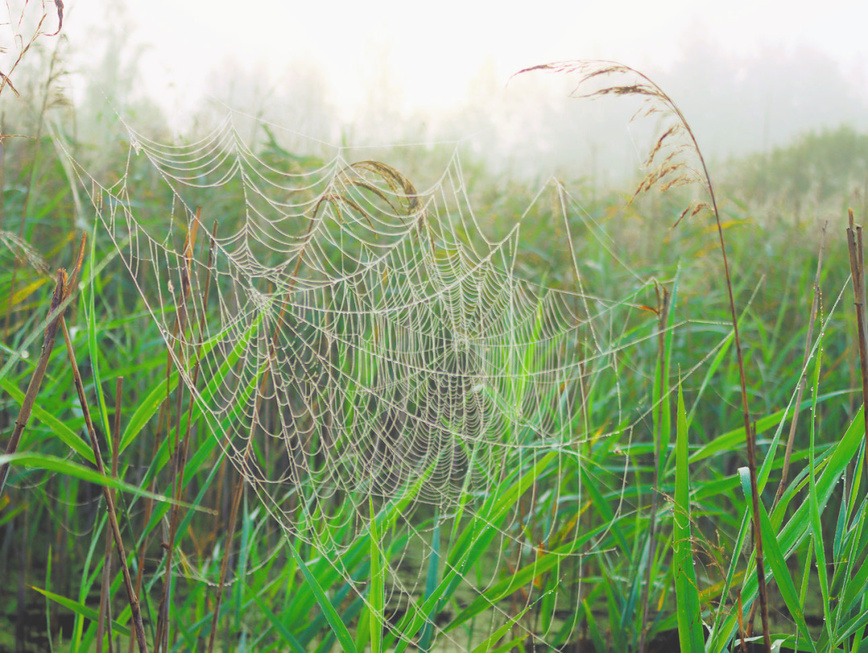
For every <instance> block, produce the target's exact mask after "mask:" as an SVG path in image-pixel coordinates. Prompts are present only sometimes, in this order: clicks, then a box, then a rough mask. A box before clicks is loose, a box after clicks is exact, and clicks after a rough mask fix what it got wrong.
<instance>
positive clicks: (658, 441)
mask: <svg viewBox="0 0 868 653" xmlns="http://www.w3.org/2000/svg"><path fill="white" fill-rule="evenodd" d="M658 293H659V287H658ZM657 304H658V312H657V345H658V349H657V361H658V367H657V373H658V381H657V394H658V396H657V428H656V429H655V442H654V479H653V481H652V485H651V515H650V518H649V523H648V559H647V562H646V566H645V587H644V588H643V589H642V630H641V632H640V634H639V653H645V638H646V637H647V636H648V628H647V626H648V617H649V614H648V611H649V601H648V597H649V594H650V591H651V590H650V587H651V568H652V567H653V566H654V558H655V556H656V554H657V533H656V527H657V500H658V494H659V485H660V461H661V460H662V459H663V456H662V455H661V453H662V452H661V447H662V445H663V429H664V428H665V424H664V420H663V416H664V415H663V410H664V408H665V407H668V405H669V402H668V401H667V400H666V393H667V392H668V390H667V389H666V387H665V381H666V325H667V324H668V323H669V291H667V290H666V288H664V289H663V297H662V298H661V297H660V296H659V294H658V297H657Z"/></svg>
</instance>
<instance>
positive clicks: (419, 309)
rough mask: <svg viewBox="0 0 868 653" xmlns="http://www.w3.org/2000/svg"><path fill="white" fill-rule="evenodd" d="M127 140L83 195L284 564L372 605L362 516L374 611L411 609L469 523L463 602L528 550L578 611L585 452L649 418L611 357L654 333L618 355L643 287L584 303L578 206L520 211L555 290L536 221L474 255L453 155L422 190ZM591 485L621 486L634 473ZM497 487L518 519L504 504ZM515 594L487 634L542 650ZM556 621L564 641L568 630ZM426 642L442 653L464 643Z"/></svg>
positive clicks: (217, 143)
mask: <svg viewBox="0 0 868 653" xmlns="http://www.w3.org/2000/svg"><path fill="white" fill-rule="evenodd" d="M265 127H268V126H265ZM270 128H271V129H276V128H275V127H274V126H271V127H270ZM266 131H267V129H266ZM267 133H268V134H269V136H271V132H269V131H267ZM129 138H130V151H129V157H128V164H127V169H126V170H125V171H124V173H123V174H122V175H121V176H120V177H119V179H118V181H116V182H115V183H112V184H101V183H99V182H98V181H97V180H96V179H95V178H94V177H92V176H90V175H89V174H88V173H87V172H85V171H84V170H83V169H82V168H81V167H80V166H79V167H77V174H78V175H79V178H80V179H81V181H82V183H83V185H84V187H85V188H86V189H87V192H88V194H89V196H90V200H91V202H92V205H93V208H94V211H95V214H96V217H97V219H98V220H99V222H100V224H101V225H102V228H104V229H105V230H106V232H107V233H108V236H109V237H110V239H111V241H112V242H113V244H114V247H115V248H116V252H117V254H118V255H119V257H120V258H121V259H122V261H123V263H124V265H125V267H126V268H127V270H128V272H129V279H130V280H131V281H132V284H133V285H134V287H135V291H136V292H137V293H138V294H139V295H140V297H141V299H142V300H143V301H144V303H145V305H146V306H147V309H148V312H149V313H150V316H151V318H152V320H153V321H154V322H155V323H156V325H157V326H158V328H159V332H160V335H161V337H162V338H163V339H164V340H165V343H166V346H167V348H168V350H169V351H170V352H171V355H172V357H173V361H174V365H175V367H176V368H177V369H178V370H179V371H180V375H181V377H182V380H183V383H184V385H185V387H186V389H187V391H188V392H190V393H192V395H193V398H194V399H195V404H196V409H197V415H196V417H197V419H201V420H204V422H205V423H207V428H208V429H209V430H210V431H211V432H212V433H213V434H214V436H215V437H216V438H217V439H218V441H219V445H220V447H221V448H222V449H223V450H224V452H225V454H226V455H227V456H228V457H229V459H230V460H231V462H232V464H233V465H234V467H235V469H236V470H237V471H238V472H239V473H240V474H241V475H242V476H243V477H244V479H245V481H246V482H247V483H248V484H249V486H250V487H252V488H253V489H255V491H256V493H257V495H258V496H259V498H260V500H261V503H262V505H263V506H264V507H265V508H266V510H267V512H268V514H269V515H270V518H271V519H272V520H273V522H274V523H276V524H278V525H279V526H280V528H281V529H282V530H283V531H284V533H285V534H286V536H287V540H288V541H289V542H290V544H289V546H298V545H300V544H307V545H309V547H310V549H309V550H310V551H312V552H315V553H316V554H318V555H320V556H324V557H326V558H327V559H328V561H329V564H331V565H332V566H333V567H334V569H335V570H336V571H337V572H338V573H339V574H340V575H341V576H342V577H343V578H344V580H345V581H346V582H347V583H348V584H349V585H350V586H351V587H352V588H353V591H355V592H356V593H357V594H358V596H359V597H361V598H362V601H363V602H365V603H367V602H368V599H367V598H366V594H365V590H366V588H367V587H368V586H369V582H370V579H369V578H366V577H364V575H361V576H360V574H359V571H358V567H353V566H351V565H350V564H349V563H348V561H347V560H348V555H349V554H350V553H351V552H353V551H354V550H355V549H354V547H356V546H357V543H358V541H359V538H361V537H363V536H368V537H369V536H370V535H371V514H372V513H371V511H374V513H376V514H380V515H384V514H385V515H392V517H391V518H390V519H391V521H390V520H389V519H387V520H385V522H384V524H385V525H386V526H385V530H387V531H388V534H387V535H383V528H384V526H383V525H382V524H381V526H380V529H381V533H380V534H381V536H382V537H384V538H388V541H386V540H384V544H383V547H384V550H386V549H388V550H389V551H390V552H391V558H390V559H389V564H388V565H387V569H386V573H387V576H388V582H387V586H386V587H387V589H386V591H387V597H386V603H387V605H391V606H394V605H404V606H408V607H407V610H408V611H409V606H410V605H411V604H414V602H418V601H419V600H420V597H421V596H422V595H423V593H425V592H426V591H427V590H426V573H430V571H429V570H430V568H431V566H432V565H431V563H432V560H433V562H434V566H435V568H437V567H439V573H440V575H441V576H443V577H445V576H447V575H448V572H449V571H456V569H455V568H454V564H455V563H454V560H453V558H454V556H453V557H452V558H450V557H449V556H446V555H445V554H444V553H443V552H442V551H441V545H440V543H439V540H440V539H444V540H446V539H448V538H447V534H448V533H449V532H450V530H451V532H452V536H451V540H449V541H450V542H451V543H452V544H454V543H455V542H459V541H461V540H460V537H459V536H457V535H456V533H459V532H461V527H462V526H464V525H466V524H468V523H470V524H471V525H472V524H473V521H472V520H473V516H474V515H478V514H483V515H484V516H485V517H484V518H485V519H486V520H488V521H487V522H486V523H485V524H484V525H483V526H484V528H483V527H477V526H473V528H477V531H478V532H475V534H471V535H470V536H469V537H470V539H468V540H467V542H469V544H468V545H469V546H476V545H477V544H478V543H480V542H494V543H493V544H490V546H489V548H488V549H487V550H488V551H490V552H492V553H489V554H487V555H486V556H485V559H484V563H482V562H478V563H477V564H476V566H475V568H474V570H472V573H471V570H470V569H467V570H463V569H461V570H458V571H460V572H461V573H460V574H459V576H460V581H461V582H462V583H463V584H464V586H465V588H464V590H463V591H464V592H465V593H464V594H463V595H462V596H463V597H464V598H462V599H461V601H459V603H462V604H464V605H466V604H468V603H472V602H473V601H474V600H476V599H477V598H478V597H483V596H492V594H491V591H492V588H494V587H495V586H496V585H497V583H498V582H502V579H503V578H504V574H506V577H509V573H510V572H511V571H515V570H517V569H519V568H521V567H523V566H524V565H526V564H528V562H531V563H532V561H533V560H534V559H535V556H536V558H537V559H538V558H539V557H540V555H541V552H544V553H546V554H548V555H554V556H557V557H558V558H559V559H562V562H559V566H558V569H559V570H561V571H560V573H561V574H562V575H563V577H564V579H565V583H564V585H565V588H566V589H565V590H564V591H563V592H556V593H555V596H554V597H549V598H550V600H551V601H553V603H551V604H550V607H551V609H552V610H554V611H555V612H556V608H557V604H558V602H565V601H568V602H569V603H570V604H571V605H572V609H573V611H575V610H576V609H577V606H578V601H580V600H581V595H580V583H579V582H577V579H578V580H579V581H580V579H581V574H582V573H583V572H582V560H583V559H584V558H585V557H586V556H588V555H592V554H597V553H599V542H600V540H601V537H602V535H601V534H598V536H595V537H591V536H590V535H589V534H588V533H587V532H586V530H587V529H585V528H584V527H583V526H582V521H581V515H580V510H581V509H583V508H584V507H586V506H585V504H586V502H587V497H586V495H585V488H584V484H585V480H584V477H583V472H582V469H583V461H584V455H585V454H584V453H583V452H585V451H587V448H588V447H591V446H594V444H595V443H598V442H600V441H605V440H606V439H607V438H613V437H614V438H616V439H618V438H621V437H622V436H624V435H625V434H626V437H627V438H629V437H630V432H631V426H630V423H631V422H633V421H635V420H637V419H639V418H640V417H641V416H637V415H630V416H625V415H622V412H621V406H620V386H619V372H618V370H619V369H620V368H619V363H618V360H619V357H623V356H624V355H625V353H626V352H627V351H628V350H629V348H632V347H636V346H639V345H640V344H641V343H642V342H644V341H645V340H646V339H648V338H651V337H653V336H654V335H655V334H654V332H653V330H647V332H645V333H643V334H642V335H640V336H636V335H635V334H634V335H631V336H628V335H626V334H627V332H628V324H629V323H631V317H630V316H633V315H635V314H636V310H635V308H636V303H637V300H636V295H638V294H639V293H641V292H644V291H645V290H646V288H647V285H646V284H644V282H641V281H637V283H636V286H637V288H636V291H635V294H634V295H632V296H628V297H626V298H623V297H622V298H619V299H616V300H608V299H605V298H603V297H601V296H596V295H592V294H590V293H589V292H588V291H587V289H586V288H585V287H584V286H585V282H584V280H583V277H582V273H581V268H582V265H581V264H580V262H579V261H578V260H577V254H576V251H577V248H578V243H577V240H576V239H577V235H576V234H574V232H575V231H576V229H577V225H581V227H582V229H583V230H584V231H583V234H584V236H585V237H587V236H588V235H590V236H594V235H595V234H596V235H598V236H599V234H600V231H599V227H598V225H596V224H595V223H594V222H593V220H592V219H591V218H590V216H589V215H587V214H585V213H583V210H582V208H581V203H580V202H577V201H576V200H575V199H574V198H573V197H572V196H571V195H570V194H569V193H568V192H567V191H566V190H565V189H564V187H563V186H561V185H560V184H558V183H556V182H553V183H552V184H551V185H550V186H549V187H547V188H544V189H542V190H541V191H540V195H538V196H537V197H536V198H535V200H534V202H538V201H540V198H541V197H542V196H543V194H546V197H549V196H552V197H555V198H556V201H555V204H556V205H557V210H556V211H554V213H555V214H557V221H556V222H555V223H553V224H551V225H550V226H548V227H546V228H545V229H544V230H543V232H542V234H543V235H542V240H544V241H547V242H548V244H551V243H553V242H557V243H558V244H559V245H560V246H561V247H562V250H563V251H562V252H561V254H560V258H559V259H558V260H559V261H560V262H561V263H562V264H563V267H564V268H565V269H566V270H567V273H565V274H562V275H560V276H559V277H557V278H554V277H553V276H547V274H546V273H545V271H544V268H545V266H544V265H540V264H539V260H540V254H539V253H538V252H537V253H536V254H534V253H533V252H532V251H531V254H528V251H527V249H525V245H526V243H525V240H524V238H523V234H524V232H525V231H528V230H530V229H531V227H530V226H528V225H527V224H526V223H527V222H528V221H529V220H530V218H529V217H528V216H530V215H531V214H532V211H531V210H530V208H529V209H528V210H527V211H526V212H525V213H524V214H523V215H520V216H516V217H514V218H510V219H511V220H513V223H512V224H508V225H506V226H504V225H503V223H502V222H501V223H500V224H498V225H497V227H498V228H499V231H500V232H502V233H501V234H500V235H499V236H497V237H493V236H491V235H490V232H492V231H496V230H497V229H495V228H493V227H492V224H491V222H490V220H489V221H488V222H483V221H481V219H480V218H479V217H478V216H477V215H476V213H475V212H474V210H473V208H472V206H471V202H470V200H469V197H468V189H467V188H466V186H465V183H464V174H463V171H462V167H461V161H460V158H459V157H458V155H457V153H456V154H455V155H454V156H453V157H452V158H451V160H450V161H449V163H448V165H447V167H446V169H445V171H444V172H443V174H442V176H441V177H440V178H439V179H438V180H437V181H436V182H435V183H433V184H432V185H431V186H430V187H429V188H427V189H422V190H419V189H417V188H416V187H415V186H414V184H413V183H412V181H411V180H410V179H408V178H407V177H405V176H404V175H403V174H401V173H400V172H399V171H398V170H397V169H395V168H394V167H392V166H390V165H387V164H385V163H382V162H377V161H370V160H361V161H358V160H357V161H353V159H352V157H354V156H355V155H356V154H357V153H356V152H354V151H353V150H351V149H336V150H334V151H333V152H332V153H331V158H330V159H328V160H323V159H317V160H315V159H302V158H300V157H294V156H292V155H290V154H289V153H288V152H286V151H285V150H280V149H279V148H278V150H275V148H274V147H272V148H271V149H270V150H269V149H268V148H266V149H265V150H263V148H262V147H258V148H257V147H255V146H252V145H248V144H247V143H246V142H245V141H244V139H243V138H242V137H241V136H240V134H239V131H238V129H237V128H236V126H235V124H234V122H233V119H232V117H231V116H230V117H229V118H227V120H226V121H225V122H223V123H222V124H221V125H220V126H219V127H217V128H216V129H215V130H214V131H213V132H211V133H209V134H207V136H206V137H204V138H202V139H201V140H199V141H198V142H194V143H189V144H184V145H164V144H159V143H156V142H153V141H150V140H148V139H147V138H145V137H144V136H142V135H140V134H137V133H135V132H134V131H133V130H130V132H129ZM271 145H274V139H273V137H272V138H271ZM266 150H267V151H266ZM275 151H278V153H279V154H280V156H276V155H275ZM73 163H75V161H74V160H73ZM76 165H77V164H76ZM143 171H144V172H143ZM155 172H156V173H157V174H156V175H154V173H155ZM167 189H168V191H169V192H166V190H167ZM167 198H168V199H167ZM523 230H524V231H523ZM535 233H536V236H535V238H536V240H537V241H539V240H540V236H539V230H538V229H537V231H536V232H535ZM593 246H594V247H604V248H610V247H611V242H610V241H607V240H606V239H605V238H604V237H602V236H600V240H599V241H598V242H596V243H594V244H593ZM534 262H535V264H534ZM541 269H542V270H543V272H540V270H541ZM627 272H628V274H632V273H631V272H630V271H629V270H628V271H627ZM646 315H647V314H646ZM644 321H645V322H646V323H649V320H648V318H647V317H645V318H644ZM633 322H635V320H633ZM650 323H652V324H653V321H650ZM630 338H633V339H632V340H630ZM652 373H653V371H652ZM601 385H602V386H605V388H604V390H605V393H604V394H607V396H608V399H607V401H606V402H602V401H600V402H599V403H600V405H602V404H604V403H605V405H606V406H608V407H607V408H605V410H602V409H601V413H605V414H604V415H601V416H599V417H595V414H594V410H593V408H592V406H591V405H590V399H589V397H590V396H591V395H592V394H594V391H595V390H594V388H595V386H601ZM598 394H600V391H598ZM594 474H603V475H610V476H611V477H612V478H614V479H615V481H614V485H615V486H617V485H618V483H619V481H618V480H617V479H618V477H619V474H623V479H626V469H622V470H621V471H620V472H619V471H617V470H614V471H611V470H610V471H606V470H596V471H595V472H594ZM612 478H610V479H608V480H609V481H610V482H611V480H612ZM525 479H530V480H529V481H526V480H525ZM623 483H626V480H623ZM510 489H512V490H514V491H515V492H518V494H519V495H520V499H518V498H515V500H511V501H506V500H504V502H503V506H502V507H501V506H499V505H498V504H497V503H496V502H497V500H498V499H499V498H500V497H501V496H503V493H504V492H507V493H508V491H509V490H510ZM498 510H500V511H499V512H498ZM480 528H481V530H480ZM389 529H391V530H389ZM592 535H593V534H592ZM486 537H488V538H490V539H489V540H486V539H485V538H486ZM402 538H403V539H402ZM435 539H436V540H438V541H437V542H436V543H435V541H434V540H435ZM447 548H448V547H447ZM508 558H509V559H508ZM450 565H453V567H452V568H450ZM570 565H572V566H571V567H570ZM568 567H569V568H570V569H572V571H571V572H569V573H567V571H566V569H567V568H568ZM505 570H506V571H505ZM568 576H569V580H570V582H569V583H568V582H566V579H567V577H568ZM498 596H499V595H498ZM509 596H510V597H511V598H510V600H511V601H512V602H513V605H512V606H510V607H507V605H506V602H505V601H496V600H493V599H492V601H491V604H490V605H489V606H488V607H489V608H490V609H491V610H492V611H493V613H494V614H495V615H496V616H495V618H493V619H489V620H488V621H486V624H487V626H486V628H487V629H488V632H484V631H485V629H484V628H481V627H480V631H481V632H483V634H484V635H488V634H490V633H493V632H494V631H495V630H496V629H497V628H498V627H499V626H500V625H502V624H503V623H505V622H507V621H514V622H515V623H513V628H514V629H518V631H519V632H524V633H525V634H531V633H533V635H534V636H537V637H540V636H543V637H544V636H545V635H546V633H545V632H542V633H541V632H540V631H539V627H538V625H535V624H534V623H531V622H530V621H527V620H517V619H516V617H515V615H516V614H523V612H524V610H525V609H526V608H528V607H530V606H533V605H534V604H536V603H537V602H538V601H540V600H543V598H544V597H542V596H540V595H538V594H535V593H534V586H533V583H530V584H526V586H525V588H524V589H522V590H521V592H516V591H511V592H509ZM516 597H519V598H516ZM516 600H517V601H518V603H519V605H518V607H515V601H516ZM456 609H457V608H456ZM573 619H575V617H573ZM566 621H567V623H565V624H563V625H559V626H558V627H560V628H563V629H569V628H572V627H574V625H575V622H574V621H573V622H572V623H569V619H567V620H566ZM431 625H432V626H434V628H435V630H436V635H437V638H438V642H441V641H442V642H444V643H445V644H444V645H449V644H448V643H449V642H451V646H453V647H455V648H456V649H457V650H465V648H466V647H467V646H468V644H467V643H466V641H465V640H463V639H461V638H459V637H458V634H456V633H455V632H454V631H453V632H449V633H445V632H443V631H442V630H441V629H440V627H439V626H437V625H436V623H432V624H431ZM548 628H549V630H550V631H552V629H554V628H555V626H553V625H549V626H548ZM396 632H398V636H399V638H400V637H404V636H405V635H403V634H402V631H401V626H400V625H399V627H398V628H397V629H396ZM413 636H414V634H413V633H411V634H410V637H413ZM478 637H482V635H479V636H478ZM483 639H484V637H483ZM414 641H415V640H414ZM437 650H445V649H437Z"/></svg>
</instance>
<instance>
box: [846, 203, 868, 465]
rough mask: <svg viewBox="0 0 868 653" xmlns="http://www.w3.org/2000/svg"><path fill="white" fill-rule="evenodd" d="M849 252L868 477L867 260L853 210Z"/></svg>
mask: <svg viewBox="0 0 868 653" xmlns="http://www.w3.org/2000/svg"><path fill="white" fill-rule="evenodd" d="M848 216H849V221H850V226H849V227H848V228H847V250H848V252H849V253H850V277H851V279H852V280H853V305H854V306H855V308H856V330H857V333H856V338H857V340H858V342H859V368H860V371H861V373H862V417H863V419H864V420H865V444H866V449H865V452H864V454H863V458H864V460H863V463H864V465H863V468H864V469H865V473H866V475H868V406H866V401H868V332H866V324H865V259H864V258H863V252H864V250H863V248H862V227H861V225H857V224H855V218H854V216H853V209H849V210H848Z"/></svg>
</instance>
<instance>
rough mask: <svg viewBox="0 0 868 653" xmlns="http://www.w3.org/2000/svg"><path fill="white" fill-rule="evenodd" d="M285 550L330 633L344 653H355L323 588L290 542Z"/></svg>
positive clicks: (349, 637) (353, 645) (345, 630)
mask: <svg viewBox="0 0 868 653" xmlns="http://www.w3.org/2000/svg"><path fill="white" fill-rule="evenodd" d="M287 548H288V549H289V553H290V555H291V556H292V557H293V558H294V559H295V561H296V564H298V568H299V569H300V570H301V573H302V575H303V576H304V579H305V580H306V581H307V585H308V587H310V589H311V590H312V591H313V593H314V596H316V602H317V604H318V605H319V607H320V610H322V612H323V614H324V615H325V618H326V620H327V621H328V622H329V626H331V629H332V632H334V634H335V635H336V636H337V638H338V642H340V644H341V648H342V649H343V650H344V653H356V644H355V642H354V641H353V637H352V635H350V631H349V630H347V627H346V625H345V624H344V622H343V621H341V618H340V615H338V613H337V610H335V608H334V606H333V605H332V604H331V601H329V598H328V596H326V593H325V592H324V591H323V588H322V587H321V586H320V584H319V583H318V582H317V579H316V577H315V576H314V575H313V574H312V573H311V572H310V569H308V566H307V564H305V562H304V560H303V559H302V557H301V555H299V553H298V550H297V549H296V548H295V545H294V544H292V543H291V542H290V543H288V544H287Z"/></svg>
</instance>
